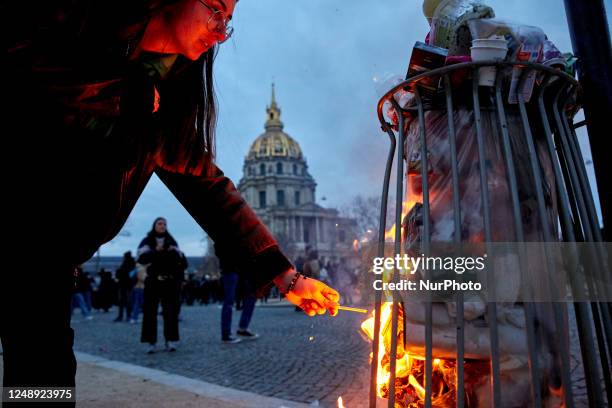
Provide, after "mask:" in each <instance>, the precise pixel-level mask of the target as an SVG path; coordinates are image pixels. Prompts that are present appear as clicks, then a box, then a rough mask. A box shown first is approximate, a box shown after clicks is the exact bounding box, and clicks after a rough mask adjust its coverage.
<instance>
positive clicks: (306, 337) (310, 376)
mask: <svg viewBox="0 0 612 408" xmlns="http://www.w3.org/2000/svg"><path fill="white" fill-rule="evenodd" d="M220 314H221V310H220V308H219V307H218V306H216V305H212V306H191V307H189V306H184V307H183V308H182V312H181V317H182V322H181V323H180V334H181V344H180V348H179V350H178V351H177V352H175V353H167V352H158V353H155V354H152V355H147V354H146V353H145V352H144V348H143V345H142V344H140V342H139V339H140V325H139V324H136V325H131V324H128V323H123V322H122V323H115V322H113V319H114V318H115V316H116V314H115V313H113V311H111V312H109V313H100V314H94V316H95V317H94V319H93V320H91V321H84V320H83V319H82V318H81V316H80V313H79V312H77V311H76V310H75V315H74V318H73V325H72V326H73V328H74V330H75V349H76V350H78V351H83V352H86V353H90V354H94V355H99V356H102V357H105V358H107V359H111V360H119V361H124V362H129V363H132V364H137V365H140V366H145V367H151V368H156V369H159V370H163V371H167V372H170V373H175V374H180V375H183V376H186V377H189V378H194V379H200V380H203V381H207V382H211V383H215V384H219V385H222V386H225V387H231V388H236V389H240V390H245V391H250V392H254V393H257V394H260V395H266V396H272V397H277V398H282V399H287V400H292V401H299V402H307V403H314V405H316V404H317V403H318V404H319V406H322V407H335V406H336V400H337V398H338V396H342V397H343V400H344V402H345V405H346V406H347V407H349V408H358V407H363V406H365V405H366V401H367V390H368V373H369V371H368V370H369V368H368V367H369V365H368V355H369V352H370V346H369V343H368V342H366V341H365V340H364V339H363V338H362V337H361V335H360V333H359V326H360V323H361V321H362V320H364V319H365V316H366V315H363V314H356V313H347V312H340V314H339V315H338V316H337V317H335V318H332V317H329V316H317V317H315V318H309V317H308V316H306V315H304V314H303V313H298V312H295V311H294V310H293V308H290V307H257V309H256V310H255V314H254V317H253V321H252V323H251V327H250V328H251V329H252V330H254V331H256V332H258V333H259V334H260V335H261V337H260V338H259V339H257V340H253V341H244V342H242V343H239V344H232V345H228V344H222V343H221V342H220V337H221V336H220ZM238 316H239V314H238V313H234V322H233V323H234V327H235V326H236V324H237V320H238ZM159 323H160V324H159V327H158V330H159V334H160V340H159V341H158V344H163V338H162V337H161V333H162V330H161V325H162V324H161V323H162V322H161V317H160V318H159Z"/></svg>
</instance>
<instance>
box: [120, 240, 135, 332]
mask: <svg viewBox="0 0 612 408" xmlns="http://www.w3.org/2000/svg"><path fill="white" fill-rule="evenodd" d="M135 268H136V261H135V260H134V258H133V257H132V251H127V252H126V253H124V254H123V262H121V265H120V266H119V268H118V269H117V270H116V271H115V279H117V286H118V287H119V293H118V299H117V305H118V306H119V314H118V315H117V318H116V319H115V322H121V321H123V312H124V311H125V312H126V313H125V321H128V320H129V319H130V316H131V312H132V305H131V301H130V297H131V292H132V288H133V287H134V279H132V278H131V277H130V273H131V272H132V271H133V270H134V269H135Z"/></svg>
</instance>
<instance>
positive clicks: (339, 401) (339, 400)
mask: <svg viewBox="0 0 612 408" xmlns="http://www.w3.org/2000/svg"><path fill="white" fill-rule="evenodd" d="M338 408H346V407H345V406H344V404H343V403H342V397H338Z"/></svg>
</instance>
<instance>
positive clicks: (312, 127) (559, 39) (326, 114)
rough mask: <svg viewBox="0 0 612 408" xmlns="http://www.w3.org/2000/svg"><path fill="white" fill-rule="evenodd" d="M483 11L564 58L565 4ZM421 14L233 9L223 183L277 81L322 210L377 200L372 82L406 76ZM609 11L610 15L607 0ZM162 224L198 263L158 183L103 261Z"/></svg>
mask: <svg viewBox="0 0 612 408" xmlns="http://www.w3.org/2000/svg"><path fill="white" fill-rule="evenodd" d="M487 3H488V4H490V5H491V6H492V7H493V8H494V9H495V12H496V16H497V17H498V18H500V19H506V20H514V21H520V22H523V23H525V24H530V25H536V26H539V27H541V28H542V29H543V30H544V31H545V32H546V33H547V35H548V37H549V38H550V39H551V40H552V41H553V42H554V43H555V44H556V45H557V47H558V48H559V49H561V50H562V51H563V52H565V51H571V43H570V38H569V33H568V30H567V21H566V17H565V10H564V8H563V1H561V0H538V1H534V0H514V1H512V0H489V1H488V2H487ZM421 4H422V1H421V0H378V1H376V2H373V1H365V0H242V1H240V2H239V3H238V6H237V8H236V12H235V14H234V19H233V25H234V28H235V32H234V36H233V37H232V39H231V40H229V41H228V42H226V43H225V44H223V45H222V47H221V49H220V52H219V55H218V58H217V61H216V63H215V79H216V90H217V96H218V100H219V122H218V128H217V129H218V131H217V149H218V158H217V161H218V164H219V165H220V167H221V168H222V169H223V170H224V171H225V173H226V174H227V175H228V176H229V177H230V178H231V179H233V180H234V181H235V182H236V184H237V183H238V180H239V179H240V177H241V176H242V164H243V160H244V156H245V154H246V153H247V151H248V149H249V147H250V145H251V143H252V142H253V140H254V139H255V138H256V137H257V136H258V135H260V134H261V133H262V132H263V124H264V121H265V107H266V104H268V103H269V101H270V84H271V83H272V81H274V82H275V83H276V96H277V101H278V103H279V105H280V107H281V109H282V120H283V122H284V123H285V131H286V132H287V133H288V134H289V135H291V136H292V137H293V138H295V139H296V140H297V141H298V142H299V143H300V145H301V147H302V150H303V152H304V154H305V156H306V159H307V161H308V165H309V168H310V172H311V174H312V175H313V176H314V178H315V180H316V181H317V183H318V187H317V201H318V202H319V204H321V205H324V206H329V207H338V206H341V205H343V204H344V203H346V202H347V201H348V200H350V199H351V197H353V196H355V195H357V194H365V195H375V194H379V193H380V191H379V190H380V180H381V178H382V168H383V165H384V157H385V154H386V149H387V138H386V136H385V135H384V134H383V133H382V132H381V131H380V126H379V124H378V121H377V118H376V104H377V101H378V96H377V93H376V90H375V87H374V82H373V78H374V77H384V76H385V75H388V74H399V75H405V72H406V68H407V64H408V60H409V58H410V54H411V50H412V46H413V45H414V43H415V41H419V40H421V41H422V40H423V39H424V37H425V35H426V34H427V32H428V25H427V22H426V20H425V18H424V17H423V15H422V12H421ZM605 4H606V7H607V9H608V10H609V13H612V0H606V1H605ZM608 22H610V15H609V14H608ZM587 156H588V155H587ZM587 160H588V158H587ZM323 197H325V198H326V199H325V200H323ZM157 216H164V217H166V218H167V219H168V227H169V230H170V232H171V233H172V234H173V235H174V236H175V238H176V239H177V241H178V243H179V245H180V246H181V247H182V249H183V250H184V251H185V252H186V253H187V254H188V255H191V256H198V255H202V254H203V253H204V244H203V240H202V239H203V237H204V233H203V232H202V230H201V228H199V226H198V225H197V224H196V223H195V222H194V221H193V220H192V219H191V217H190V216H189V215H188V214H187V212H186V211H185V210H184V209H183V208H182V207H181V205H180V204H179V203H178V202H177V201H176V199H175V198H174V197H173V196H172V194H171V193H170V192H169V191H168V190H167V189H166V188H165V187H164V186H163V185H162V184H161V182H160V181H159V180H158V179H157V178H155V177H154V178H153V179H152V180H151V182H150V183H149V185H148V186H147V188H146V190H145V191H144V193H143V195H142V196H141V198H140V200H139V201H138V203H137V205H136V208H135V209H134V211H133V212H132V214H131V215H130V217H129V219H128V221H127V223H126V225H125V227H124V229H123V231H122V233H121V234H120V235H119V236H118V237H116V238H115V239H114V240H113V241H111V242H110V243H108V244H106V245H104V246H103V247H102V248H101V254H102V255H103V256H104V255H119V254H122V253H123V252H124V251H126V250H135V249H136V247H137V245H138V243H139V241H140V240H141V239H142V237H143V236H144V235H145V234H146V232H147V231H148V230H149V229H150V227H151V223H152V221H153V219H154V218H155V217H157Z"/></svg>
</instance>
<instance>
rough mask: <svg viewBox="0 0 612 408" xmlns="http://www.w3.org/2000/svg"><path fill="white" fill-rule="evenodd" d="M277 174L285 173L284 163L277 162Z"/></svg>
mask: <svg viewBox="0 0 612 408" xmlns="http://www.w3.org/2000/svg"><path fill="white" fill-rule="evenodd" d="M276 174H283V163H276Z"/></svg>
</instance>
